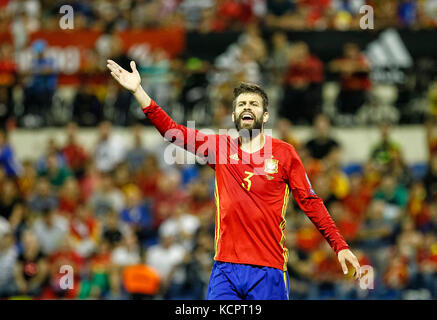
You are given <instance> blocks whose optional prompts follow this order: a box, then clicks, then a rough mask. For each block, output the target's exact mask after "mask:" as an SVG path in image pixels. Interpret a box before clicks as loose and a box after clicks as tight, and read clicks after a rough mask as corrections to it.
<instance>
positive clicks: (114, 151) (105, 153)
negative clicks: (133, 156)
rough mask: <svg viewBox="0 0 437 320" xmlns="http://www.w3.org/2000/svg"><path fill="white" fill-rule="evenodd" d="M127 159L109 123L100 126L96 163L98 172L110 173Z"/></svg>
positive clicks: (105, 122) (102, 123) (104, 122)
mask: <svg viewBox="0 0 437 320" xmlns="http://www.w3.org/2000/svg"><path fill="white" fill-rule="evenodd" d="M124 157H125V150H124V147H123V144H122V143H120V140H119V137H118V136H117V135H114V134H113V133H112V125H111V123H110V122H109V121H103V122H101V123H100V124H99V140H98V142H97V145H96V147H95V163H96V167H97V169H98V170H100V171H102V172H109V171H111V170H113V169H114V168H115V166H116V165H117V164H119V163H120V162H121V161H122V160H123V159H124Z"/></svg>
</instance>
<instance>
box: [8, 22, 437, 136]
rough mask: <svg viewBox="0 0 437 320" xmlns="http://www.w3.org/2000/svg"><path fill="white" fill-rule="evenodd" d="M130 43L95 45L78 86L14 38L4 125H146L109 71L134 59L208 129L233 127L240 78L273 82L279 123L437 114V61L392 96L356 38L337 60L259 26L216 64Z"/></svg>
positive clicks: (112, 38) (151, 82)
mask: <svg viewBox="0 0 437 320" xmlns="http://www.w3.org/2000/svg"><path fill="white" fill-rule="evenodd" d="M122 43H123V39H122V38H121V37H120V36H119V35H118V34H116V33H105V34H102V35H101V36H100V38H98V40H97V41H96V45H95V47H93V48H90V49H86V53H85V54H84V56H83V59H82V60H81V62H80V67H79V69H78V72H77V73H75V74H74V75H73V76H74V77H75V79H76V80H77V82H76V83H75V84H65V83H62V81H63V80H62V79H64V80H65V75H64V74H61V73H60V72H59V66H57V65H56V63H55V59H54V58H53V52H52V54H50V48H49V47H48V44H47V42H46V41H45V40H43V39H36V40H34V41H33V42H31V43H28V44H27V45H26V48H28V50H29V54H30V55H29V56H30V57H32V59H31V60H30V65H29V69H28V70H26V71H23V70H20V68H19V66H18V61H17V59H18V58H17V55H14V52H15V51H14V50H15V49H14V44H13V43H7V42H6V43H1V44H0V124H1V125H2V126H9V127H15V126H19V127H26V128H38V127H45V126H65V125H66V124H67V123H68V122H70V121H75V122H77V123H78V124H79V125H80V126H88V127H90V126H91V127H92V126H96V125H97V124H98V123H99V122H101V121H103V120H108V121H111V122H112V123H113V124H115V125H118V126H130V125H133V124H135V123H137V122H142V123H144V124H147V122H146V121H145V118H144V115H143V114H142V113H141V111H140V110H139V109H138V108H137V105H136V102H135V101H134V100H133V99H132V96H131V95H130V94H129V93H128V92H127V91H126V90H123V89H122V88H120V87H119V86H117V85H116V83H115V81H113V79H112V78H111V77H110V75H109V73H108V72H107V70H106V60H107V59H109V58H110V59H113V60H114V61H116V62H117V63H119V64H120V65H121V66H122V67H124V68H125V69H127V70H130V66H129V62H130V61H131V60H135V61H136V63H137V66H138V70H139V72H140V74H141V77H142V85H143V87H144V88H145V90H146V91H147V92H149V94H150V95H151V96H152V97H153V98H154V99H155V100H156V101H157V102H158V103H159V104H160V105H162V106H163V107H164V108H165V110H166V111H167V112H168V113H170V115H171V116H172V117H174V118H175V120H177V121H179V122H186V121H187V120H195V121H196V122H197V123H198V124H199V125H200V126H216V127H220V128H226V127H229V126H232V124H231V122H230V111H231V109H230V106H231V103H230V99H231V97H232V88H233V86H234V84H236V83H237V82H239V81H248V82H255V83H258V84H261V85H263V86H264V88H265V89H266V90H267V92H268V94H269V97H270V106H271V107H270V113H271V119H272V123H275V120H276V118H286V119H288V120H290V121H291V122H292V123H293V124H297V125H310V124H311V123H312V121H313V119H314V117H315V116H316V115H318V114H320V113H325V114H327V115H328V116H329V117H330V119H331V121H333V122H334V124H335V125H338V126H350V125H356V124H359V125H374V124H377V123H379V122H381V121H389V122H391V123H402V124H404V123H422V122H423V120H424V118H425V117H426V116H427V115H428V114H437V111H436V110H437V109H436V107H435V106H436V88H437V85H436V84H437V77H436V74H437V64H431V65H430V64H429V61H428V62H427V61H423V63H422V62H421V61H417V67H416V69H417V70H416V69H415V70H414V72H406V74H405V81H404V82H403V83H402V84H399V85H395V84H393V85H389V88H388V89H389V90H388V93H389V95H388V99H387V98H386V96H387V94H386V93H385V91H382V90H379V85H380V83H376V84H374V83H373V80H372V77H371V71H372V66H371V63H370V62H369V60H368V59H367V57H366V55H365V54H364V48H360V46H359V45H358V44H357V43H354V42H347V43H345V44H344V45H343V48H339V49H340V50H339V52H340V54H339V55H338V57H335V58H333V59H331V60H329V61H323V60H322V59H321V58H320V57H318V55H317V54H316V53H314V52H313V51H312V50H311V46H310V44H309V43H306V42H305V41H290V39H289V38H288V37H287V34H286V33H284V32H282V31H276V32H273V33H271V35H270V36H266V35H263V34H262V31H261V30H260V29H259V28H258V26H257V25H255V24H251V25H249V26H247V27H246V29H244V32H242V33H241V34H240V35H239V36H238V38H237V40H236V41H235V42H234V43H232V44H231V45H230V46H229V47H227V48H223V52H222V53H221V54H219V55H218V56H217V57H216V58H215V59H214V61H207V60H203V59H200V58H198V57H196V54H195V53H191V54H189V53H183V54H181V55H178V56H176V57H169V55H168V54H167V53H166V52H165V51H164V50H162V49H160V48H155V49H152V50H150V52H148V54H147V58H145V59H139V58H138V57H133V56H132V54H131V52H125V51H124V50H123V49H122V47H123V46H122ZM421 68H422V69H421ZM392 92H393V93H392Z"/></svg>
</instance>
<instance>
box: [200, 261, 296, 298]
mask: <svg viewBox="0 0 437 320" xmlns="http://www.w3.org/2000/svg"><path fill="white" fill-rule="evenodd" d="M289 291H290V284H289V277H288V272H287V271H281V270H279V269H276V268H270V267H263V266H255V265H250V264H238V263H230V262H221V261H215V262H214V266H213V267H212V272H211V278H210V279H209V286H208V292H207V294H206V299H207V300H288V299H289V298H288V297H289Z"/></svg>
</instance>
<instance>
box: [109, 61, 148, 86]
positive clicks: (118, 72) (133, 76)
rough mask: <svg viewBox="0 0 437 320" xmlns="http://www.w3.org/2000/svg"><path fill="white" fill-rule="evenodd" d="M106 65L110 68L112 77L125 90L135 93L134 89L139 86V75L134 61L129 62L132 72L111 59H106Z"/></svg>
mask: <svg viewBox="0 0 437 320" xmlns="http://www.w3.org/2000/svg"><path fill="white" fill-rule="evenodd" d="M106 66H107V67H108V69H109V70H111V75H112V77H113V78H114V79H115V80H117V82H118V83H119V84H120V85H122V86H123V87H124V88H126V89H127V90H129V91H131V92H132V93H135V91H136V90H137V89H138V88H140V83H141V77H140V74H139V73H138V70H137V67H136V65H135V61H131V62H130V67H131V68H132V72H129V71H127V70H125V69H123V68H122V67H120V66H119V65H118V64H117V63H116V62H115V61H112V60H108V61H107V65H106Z"/></svg>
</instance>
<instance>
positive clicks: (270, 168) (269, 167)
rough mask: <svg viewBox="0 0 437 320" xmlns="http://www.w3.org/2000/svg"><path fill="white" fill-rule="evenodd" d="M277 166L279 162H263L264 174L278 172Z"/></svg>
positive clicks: (272, 160)
mask: <svg viewBox="0 0 437 320" xmlns="http://www.w3.org/2000/svg"><path fill="white" fill-rule="evenodd" d="M278 164H279V160H276V159H266V160H264V172H266V173H277V172H278Z"/></svg>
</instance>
